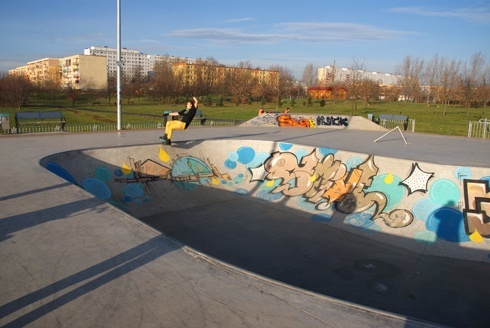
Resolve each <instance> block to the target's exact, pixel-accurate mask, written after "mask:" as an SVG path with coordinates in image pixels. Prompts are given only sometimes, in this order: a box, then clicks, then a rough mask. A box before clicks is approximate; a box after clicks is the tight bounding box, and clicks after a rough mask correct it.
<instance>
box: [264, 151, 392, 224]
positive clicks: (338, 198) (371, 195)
mask: <svg viewBox="0 0 490 328" xmlns="http://www.w3.org/2000/svg"><path fill="white" fill-rule="evenodd" d="M264 170H265V171H266V172H267V174H266V175H265V178H267V179H269V180H275V179H280V180H281V181H280V184H279V185H278V186H277V187H275V188H274V189H273V190H272V193H279V192H282V193H283V194H284V195H286V196H290V197H291V196H300V195H303V196H305V197H306V199H307V200H308V201H309V202H311V203H315V204H317V209H326V208H328V207H330V206H331V204H333V203H335V204H336V207H337V210H339V211H340V212H342V213H346V214H352V213H356V212H361V211H365V210H367V209H369V208H371V207H372V206H374V208H375V211H374V213H373V214H372V217H371V218H375V217H377V216H378V215H379V214H381V213H382V212H383V210H384V209H385V207H386V204H387V199H386V196H385V195H384V194H383V193H381V192H365V189H366V188H367V187H369V186H370V185H371V183H372V179H373V177H374V176H376V174H377V172H378V167H376V165H375V164H374V157H373V156H369V157H368V159H367V160H366V161H365V162H364V163H362V164H360V165H359V166H358V167H357V168H353V169H352V170H351V171H347V168H346V166H345V164H343V163H341V162H340V161H338V160H335V157H334V155H333V154H328V155H327V156H325V157H324V158H323V159H322V160H321V161H320V160H319V158H318V156H317V153H316V150H314V151H313V152H311V153H310V154H309V155H307V156H304V157H303V158H302V159H301V161H300V163H299V164H298V159H297V158H296V155H294V154H293V153H289V152H275V153H273V154H271V156H270V157H269V158H268V159H267V160H266V161H265V163H264Z"/></svg>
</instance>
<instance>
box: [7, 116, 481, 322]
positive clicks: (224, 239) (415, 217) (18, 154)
mask: <svg viewBox="0 0 490 328" xmlns="http://www.w3.org/2000/svg"><path fill="white" fill-rule="evenodd" d="M262 121H263V120H262ZM351 122H352V124H350V126H349V127H319V128H316V129H312V128H301V127H295V128H289V127H282V128H281V127H275V126H268V125H267V124H260V122H259V123H257V121H256V122H255V123H254V122H250V124H245V125H244V126H241V127H217V128H213V127H191V128H189V129H188V130H186V131H185V132H177V133H176V134H175V137H174V140H175V141H174V140H173V144H172V146H171V147H170V146H165V145H162V144H160V143H159V142H158V136H159V135H161V133H162V131H161V130H147V131H121V132H104V133H83V134H82V133H80V134H77V133H49V134H29V135H27V134H26V135H18V136H2V137H1V138H0V144H1V146H2V147H1V151H2V163H1V165H2V170H3V172H4V174H3V176H4V177H3V181H2V188H1V189H0V190H1V194H0V201H1V204H2V206H1V209H2V210H1V212H0V231H1V233H2V234H1V236H2V241H1V244H0V245H1V249H2V251H1V252H0V256H1V259H2V264H3V265H2V269H1V270H0V274H1V277H2V281H4V282H8V283H4V284H3V286H2V292H1V296H0V325H1V326H5V327H20V326H27V325H30V326H32V327H46V326H52V327H57V326H59V327H62V326H70V327H87V326H92V327H95V326H104V327H305V326H308V327H380V326H385V327H432V326H434V327H437V326H452V327H467V326H472V327H485V326H488V325H489V324H490V318H489V317H488V315H487V314H486V313H485V311H484V310H483V308H484V304H486V303H488V299H489V298H490V284H489V283H488V282H489V279H490V278H489V277H490V276H489V274H488V272H489V269H490V257H489V255H490V242H489V241H488V238H490V228H489V227H488V224H489V223H488V221H487V219H488V216H487V215H486V213H487V212H486V211H487V209H489V205H488V204H489V198H490V188H489V185H488V183H489V182H488V181H489V180H490V147H489V146H490V141H489V140H481V139H470V138H463V137H448V136H436V135H425V134H416V133H405V132H404V133H403V134H402V133H401V132H400V133H398V131H394V132H392V133H389V134H387V135H385V136H384V134H385V133H386V132H388V131H387V130H384V129H380V128H376V127H373V128H372V129H363V128H362V127H363V126H366V124H364V123H363V122H362V121H360V122H356V121H355V120H354V119H351ZM356 124H359V126H357V125H356ZM381 136H383V138H381V139H379V138H380V137H381ZM404 137H405V138H406V140H405V139H404ZM375 140H376V142H374V141H375Z"/></svg>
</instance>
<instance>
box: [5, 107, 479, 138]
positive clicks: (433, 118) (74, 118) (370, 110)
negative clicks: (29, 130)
mask: <svg viewBox="0 0 490 328" xmlns="http://www.w3.org/2000/svg"><path fill="white" fill-rule="evenodd" d="M260 107H262V106H261V104H260V103H252V104H245V105H239V106H236V105H235V104H232V103H225V104H224V106H223V107H217V106H215V105H213V106H205V105H203V104H200V109H201V110H202V111H203V112H204V114H205V115H206V116H207V117H208V118H214V119H235V120H248V119H250V118H252V117H254V116H256V115H257V111H258V109H259V108H260ZM286 107H289V109H290V113H291V114H295V113H309V114H325V115H345V116H350V115H352V114H353V115H355V116H362V117H366V118H367V117H368V114H373V115H375V116H377V115H378V114H395V115H408V116H409V117H410V118H411V119H415V132H420V133H431V134H441V135H457V136H467V134H468V124H469V122H470V121H478V120H479V119H480V118H482V117H486V113H485V111H484V109H482V108H461V107H457V106H448V107H447V108H446V115H443V106H442V105H441V106H438V105H431V106H430V107H428V106H427V104H414V103H402V102H375V103H371V104H370V105H369V106H368V107H367V108H366V107H365V106H364V105H363V104H359V105H358V109H357V110H355V111H352V109H351V103H350V102H348V101H335V102H330V101H329V102H327V103H326V104H325V105H324V106H323V107H322V106H321V105H320V102H314V103H313V105H312V106H311V107H307V106H304V105H303V103H301V104H299V101H297V103H296V104H295V105H294V106H292V105H291V104H290V102H289V101H284V103H283V105H282V106H281V108H279V109H277V108H276V106H275V104H266V105H265V106H264V108H265V110H266V111H276V112H277V111H282V110H284V109H285V108H286ZM183 108H184V105H183V104H173V103H172V104H154V103H150V102H144V101H143V99H141V101H140V102H138V101H137V100H136V101H135V103H134V104H123V105H122V121H123V124H126V123H146V122H158V121H162V114H163V112H164V111H165V110H176V109H178V110H181V109H183ZM53 110H61V111H62V112H63V115H64V116H65V118H66V120H67V124H93V123H116V122H117V108H116V106H114V105H109V104H107V101H105V102H104V101H101V102H100V104H97V105H93V106H90V105H89V104H88V103H85V104H84V103H83V102H79V103H76V104H75V106H71V104H69V103H67V102H65V103H63V102H61V101H59V102H58V103H57V104H55V105H51V106H46V105H42V106H36V105H29V106H25V107H22V109H21V110H20V111H25V112H27V111H53ZM16 111H18V110H17V109H15V108H12V107H0V113H9V114H10V121H11V126H13V124H15V123H14V118H15V112H16Z"/></svg>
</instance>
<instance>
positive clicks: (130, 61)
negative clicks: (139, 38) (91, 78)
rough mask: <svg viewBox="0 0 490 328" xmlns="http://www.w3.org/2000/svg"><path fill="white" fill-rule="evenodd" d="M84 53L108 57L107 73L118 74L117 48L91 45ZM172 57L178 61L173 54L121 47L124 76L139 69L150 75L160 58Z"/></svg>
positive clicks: (110, 74)
mask: <svg viewBox="0 0 490 328" xmlns="http://www.w3.org/2000/svg"><path fill="white" fill-rule="evenodd" d="M83 54H84V55H91V56H102V57H106V58H107V75H108V76H116V74H117V63H116V62H117V49H115V48H109V47H107V46H104V47H96V46H91V47H89V48H85V50H84V51H83ZM163 59H170V60H174V61H178V60H179V58H178V57H172V56H167V55H165V56H161V55H148V54H144V53H142V52H139V51H138V50H131V49H127V48H122V49H121V61H122V62H123V66H122V72H123V75H124V76H133V75H134V74H135V73H136V72H137V70H138V69H140V70H141V74H142V75H143V77H148V76H149V75H150V74H151V72H152V71H153V68H154V66H155V63H156V62H157V61H159V60H163ZM182 61H186V62H189V63H193V62H194V61H195V60H194V59H189V58H185V59H182Z"/></svg>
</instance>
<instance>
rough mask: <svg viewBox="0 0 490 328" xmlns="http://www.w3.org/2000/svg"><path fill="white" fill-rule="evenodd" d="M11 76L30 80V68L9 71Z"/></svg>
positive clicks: (17, 68)
mask: <svg viewBox="0 0 490 328" xmlns="http://www.w3.org/2000/svg"><path fill="white" fill-rule="evenodd" d="M9 75H20V76H24V77H25V78H29V66H27V65H24V66H19V67H16V68H14V69H9Z"/></svg>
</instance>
